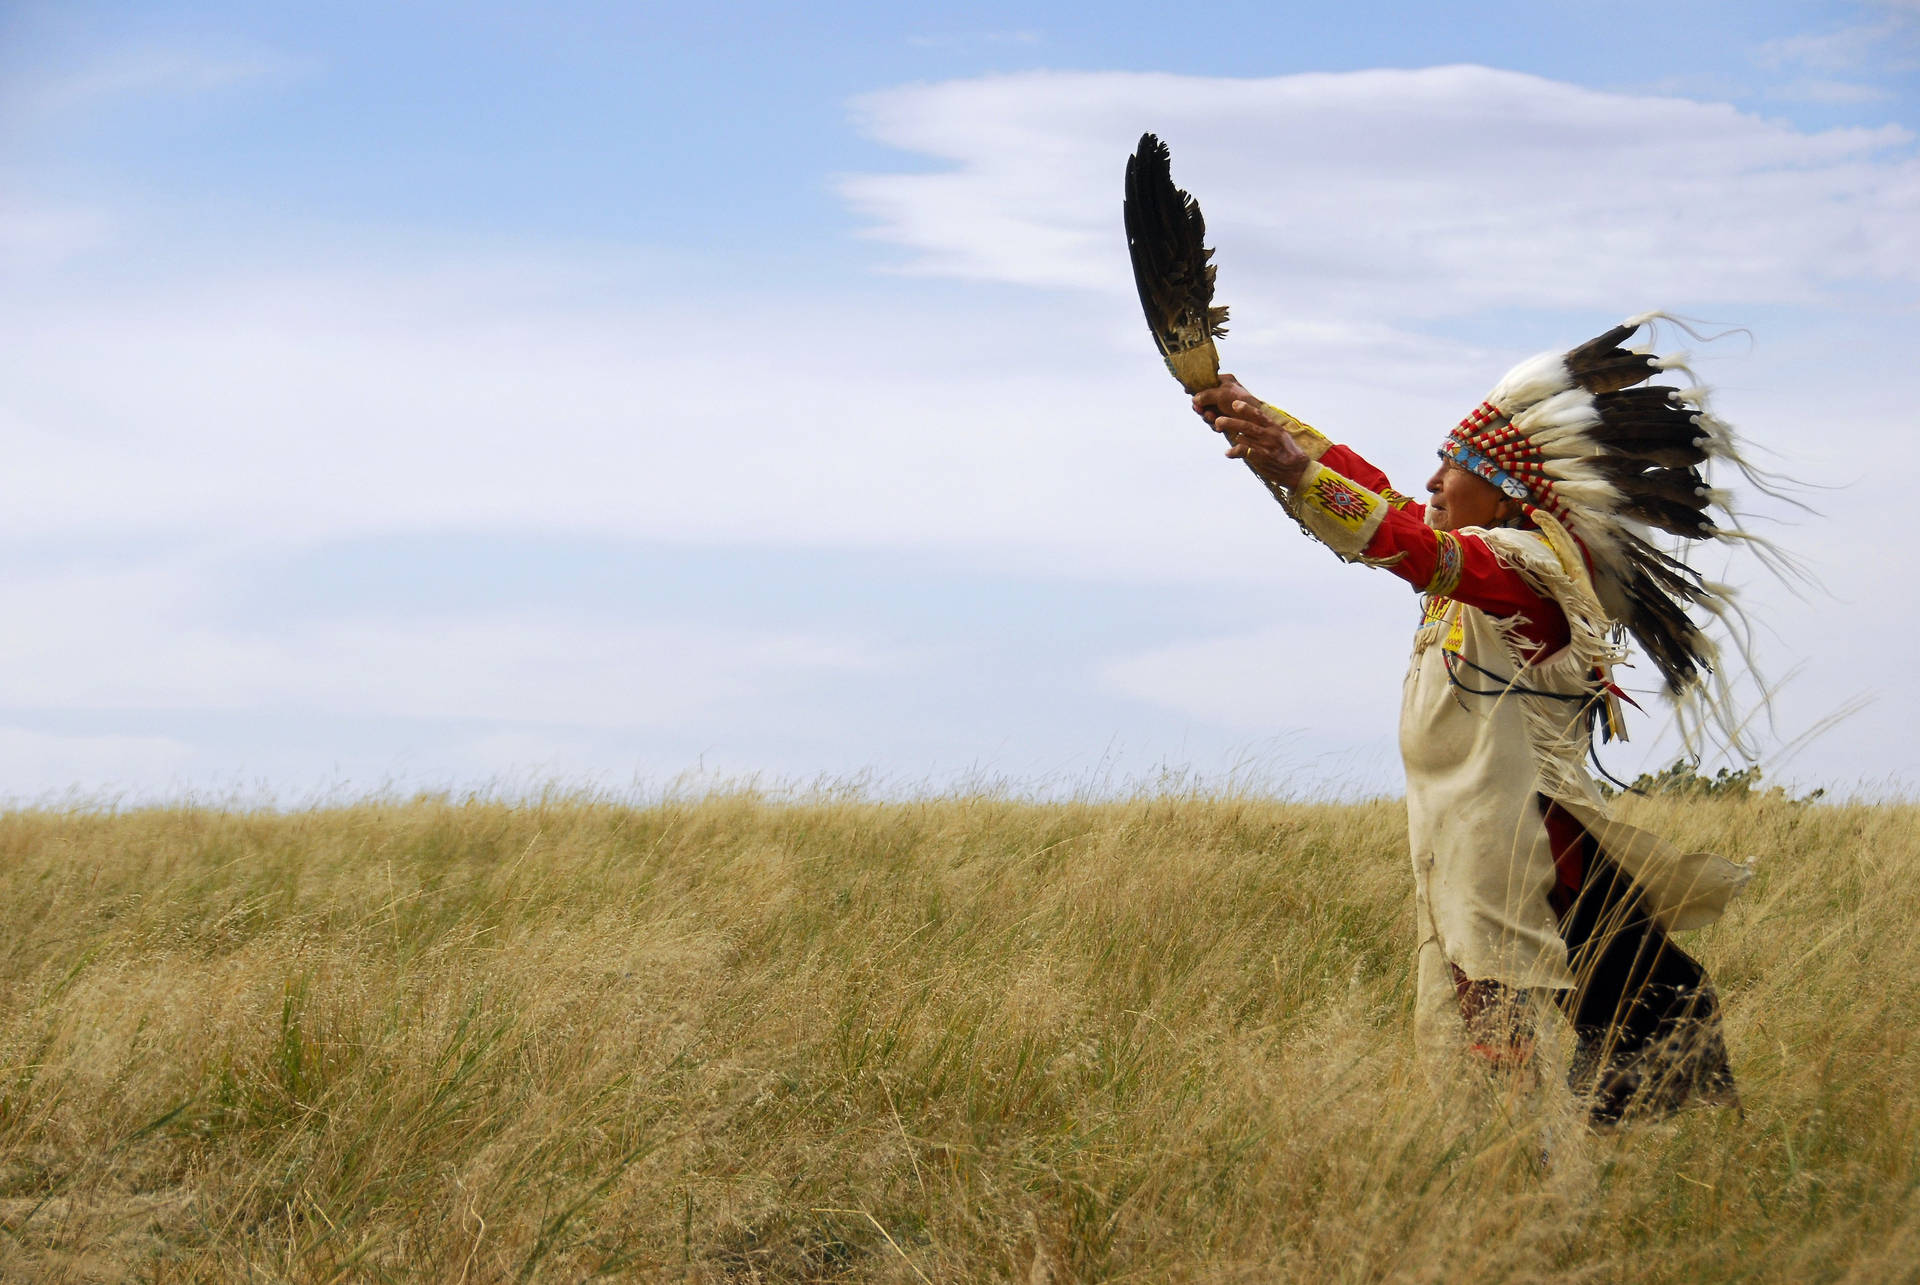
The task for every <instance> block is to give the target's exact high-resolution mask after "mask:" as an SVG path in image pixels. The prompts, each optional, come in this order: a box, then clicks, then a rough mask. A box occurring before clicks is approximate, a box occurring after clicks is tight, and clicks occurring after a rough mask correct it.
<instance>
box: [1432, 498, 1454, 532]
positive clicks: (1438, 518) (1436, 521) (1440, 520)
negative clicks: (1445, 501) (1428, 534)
mask: <svg viewBox="0 0 1920 1285" xmlns="http://www.w3.org/2000/svg"><path fill="white" fill-rule="evenodd" d="M1427 525H1428V526H1430V527H1432V528H1433V529H1434V530H1436V531H1451V530H1453V523H1451V522H1449V521H1447V515H1446V514H1445V513H1442V512H1441V511H1440V510H1439V509H1437V508H1435V507H1434V506H1433V505H1431V504H1429V505H1428V506H1427Z"/></svg>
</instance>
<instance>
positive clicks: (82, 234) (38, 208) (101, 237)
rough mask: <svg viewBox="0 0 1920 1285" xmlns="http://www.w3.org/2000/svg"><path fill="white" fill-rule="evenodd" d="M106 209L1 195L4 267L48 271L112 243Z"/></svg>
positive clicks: (0, 268)
mask: <svg viewBox="0 0 1920 1285" xmlns="http://www.w3.org/2000/svg"><path fill="white" fill-rule="evenodd" d="M115 229H116V220H115V219H114V218H113V217H112V216H111V215H109V214H107V213H106V212H104V211H102V210H96V209H85V208H79V207H75V206H71V205H55V204H48V203H42V202H35V201H27V200H23V199H20V198H18V197H14V196H0V271H6V272H26V271H29V270H33V271H41V272H45V271H48V270H50V269H57V268H59V267H60V266H62V265H63V264H65V263H66V262H67V261H68V260H70V259H73V258H75V257H77V256H79V255H82V254H85V253H87V252H88V251H91V250H98V249H100V248H101V247H103V246H106V245H108V244H110V243H111V242H112V240H113V236H114V232H115Z"/></svg>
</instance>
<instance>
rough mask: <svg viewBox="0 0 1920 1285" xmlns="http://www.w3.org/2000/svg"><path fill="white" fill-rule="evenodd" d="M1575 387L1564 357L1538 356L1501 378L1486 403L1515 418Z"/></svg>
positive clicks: (1555, 354)
mask: <svg viewBox="0 0 1920 1285" xmlns="http://www.w3.org/2000/svg"><path fill="white" fill-rule="evenodd" d="M1572 386H1573V373H1572V372H1571V371H1569V370H1568V369H1567V358H1566V354H1565V353H1560V352H1543V353H1536V354H1535V355H1534V356H1532V357H1529V358H1527V359H1526V360H1525V361H1523V362H1521V363H1520V364H1519V365H1517V366H1515V367H1514V368H1513V369H1512V370H1509V371H1508V372H1507V373H1506V374H1504V375H1502V376H1501V377H1500V382H1499V383H1497V384H1495V385H1494V386H1493V391H1492V392H1490V393H1488V394H1487V400H1488V401H1489V402H1492V403H1493V404H1494V405H1495V406H1498V407H1499V408H1500V409H1501V410H1502V411H1504V412H1506V414H1507V415H1508V416H1512V415H1515V414H1517V413H1518V412H1520V411H1523V410H1525V409H1526V408H1527V407H1529V406H1531V405H1533V404H1534V403H1535V402H1540V401H1545V400H1546V399H1547V398H1549V397H1551V396H1553V395H1554V394H1555V393H1558V392H1564V391H1565V390H1566V389H1568V388H1571V387H1572Z"/></svg>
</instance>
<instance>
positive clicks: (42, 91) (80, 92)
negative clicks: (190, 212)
mask: <svg viewBox="0 0 1920 1285" xmlns="http://www.w3.org/2000/svg"><path fill="white" fill-rule="evenodd" d="M304 70H305V68H304V64H302V63H300V62H298V61H296V60H294V59H291V58H288V57H286V56H284V55H281V54H278V53H274V52H272V51H269V50H264V49H258V48H248V47H220V48H203V47H193V46H187V45H165V46H147V47H138V48H126V49H120V50H115V51H113V52H110V53H107V54H105V55H102V56H101V57H99V58H97V59H95V60H94V61H92V62H90V63H88V64H86V65H84V66H80V67H71V68H66V69H62V70H52V71H45V72H42V73H40V74H38V75H35V76H29V77H23V78H19V79H17V80H15V82H14V83H13V84H12V86H11V87H10V88H9V89H8V90H6V91H5V92H4V93H0V108H3V109H4V110H6V111H8V112H11V113H17V114H20V115H23V116H30V117H33V116H38V117H46V116H55V115H62V114H66V113H71V112H79V111H88V110H92V109H94V108H98V107H103V106H110V105H112V104H115V103H120V102H126V101H128V100H136V99H144V98H153V97H176V98H178V97H196V96H199V95H202V94H210V93H218V92H220V91H223V90H228V89H236V88H240V87H244V86H249V85H258V84H272V83H283V82H285V81H287V80H289V79H291V78H293V77H295V76H297V75H300V74H303V72H304Z"/></svg>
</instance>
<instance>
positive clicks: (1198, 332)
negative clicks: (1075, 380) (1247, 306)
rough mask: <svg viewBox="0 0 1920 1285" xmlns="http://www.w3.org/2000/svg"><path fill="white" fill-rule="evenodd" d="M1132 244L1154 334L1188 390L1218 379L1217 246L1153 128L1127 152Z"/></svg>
mask: <svg viewBox="0 0 1920 1285" xmlns="http://www.w3.org/2000/svg"><path fill="white" fill-rule="evenodd" d="M1123 212H1124V215H1125V218H1126V227H1127V251H1128V253H1129V254H1130V255H1131V256H1132V257H1133V280H1134V285H1135V286H1136V287H1137V288H1138V289H1139V291H1140V307H1141V310H1142V311H1144V312H1145V313H1146V316H1147V329H1148V330H1150V331H1151V332H1152V333H1153V342H1154V343H1155V345H1156V346H1158V347H1159V349H1160V355H1161V356H1162V357H1164V358H1165V359H1166V361H1167V368H1168V369H1169V370H1171V371H1172V372H1173V373H1174V377H1175V378H1177V379H1179V380H1180V382H1181V384H1182V385H1184V386H1185V387H1186V389H1187V391H1188V392H1191V393H1197V392H1200V391H1201V390H1203V389H1207V388H1212V387H1213V386H1214V385H1215V384H1217V383H1219V382H1220V381H1219V361H1218V358H1217V357H1216V356H1215V354H1214V352H1213V341H1214V339H1215V338H1217V337H1218V336H1220V335H1224V334H1226V333H1227V328H1226V320H1227V310H1226V309H1225V308H1217V307H1215V306H1214V304H1213V273H1214V265H1213V264H1212V262H1211V260H1212V258H1213V251H1212V250H1210V249H1208V248H1207V245H1206V236H1207V223H1206V220H1205V219H1204V218H1203V217H1201V214H1200V203H1199V202H1198V201H1196V200H1194V199H1193V198H1192V197H1191V196H1189V195H1188V194H1187V193H1185V192H1183V191H1181V190H1180V189H1179V188H1177V187H1175V186H1174V185H1173V163H1172V155H1171V153H1169V152H1168V150H1167V145H1166V144H1165V143H1163V142H1161V141H1160V140H1159V139H1158V138H1156V137H1154V136H1153V135H1152V134H1142V135H1141V136H1140V147H1139V149H1138V150H1137V151H1135V152H1134V154H1133V155H1132V156H1130V157H1128V158H1127V189H1126V201H1125V204H1124V206H1123Z"/></svg>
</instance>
